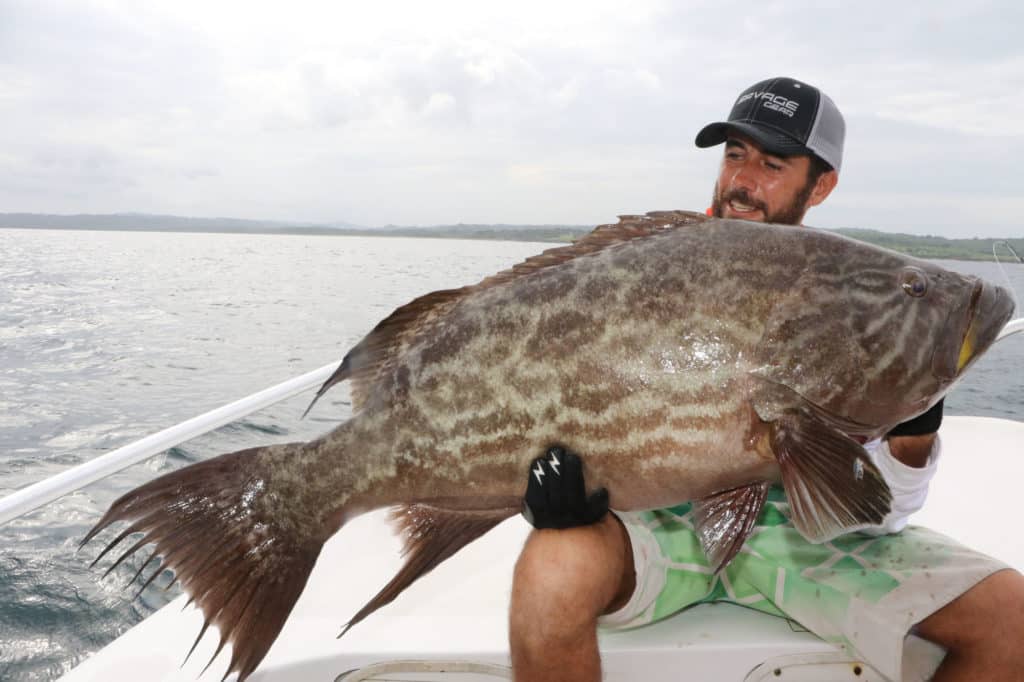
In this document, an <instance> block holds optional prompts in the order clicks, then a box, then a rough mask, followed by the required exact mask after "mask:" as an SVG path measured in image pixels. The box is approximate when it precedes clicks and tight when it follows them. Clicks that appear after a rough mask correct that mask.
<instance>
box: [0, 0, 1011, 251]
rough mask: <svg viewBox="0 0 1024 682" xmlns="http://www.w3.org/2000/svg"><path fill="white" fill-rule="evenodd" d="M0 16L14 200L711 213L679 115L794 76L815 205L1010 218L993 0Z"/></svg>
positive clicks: (319, 210)
mask: <svg viewBox="0 0 1024 682" xmlns="http://www.w3.org/2000/svg"><path fill="white" fill-rule="evenodd" d="M0 15H2V16H0V111H2V112H3V121H4V126H3V127H0V149H2V150H3V151H2V153H0V205H3V206H4V207H5V210H11V211H20V210H25V211H40V212H66V213H70V212H79V211H95V212H100V211H147V212H179V213H180V212H185V213H192V214H196V215H232V216H239V217H264V218H284V219H297V220H311V221H325V222H326V221H335V220H340V221H352V222H360V223H364V224H384V223H410V224H431V223H443V222H458V221H463V222H533V223H551V222H572V223H597V222H606V221H608V220H610V219H612V218H613V217H614V215H616V214H618V213H627V212H637V211H643V210H649V209H655V208H668V207H682V208H696V209H701V208H703V207H704V206H705V205H706V204H707V201H708V197H709V195H710V191H711V185H712V183H713V177H714V172H715V168H716V166H717V161H718V154H719V152H718V151H717V150H712V151H708V150H697V149H695V148H694V147H693V146H692V141H693V135H694V134H695V133H696V131H697V130H698V129H699V128H700V126H702V125H703V124H704V123H706V122H708V121H710V120H716V119H719V118H721V117H722V116H724V115H725V114H726V113H727V111H728V108H729V105H730V104H731V102H732V99H733V98H734V97H735V95H736V93H737V92H738V91H739V89H741V88H743V87H745V86H746V85H748V84H750V83H752V82H754V81H756V80H759V79H761V78H764V77H767V76H770V75H779V74H786V75H793V76H796V77H799V78H803V79H805V80H809V81H811V82H814V83H817V84H820V85H821V86H822V87H823V88H824V89H825V90H826V91H827V92H828V93H829V94H830V95H832V97H833V98H834V99H835V100H836V101H837V103H838V104H839V105H840V107H841V108H842V109H843V111H844V112H845V113H846V115H847V119H848V124H849V125H848V140H847V161H846V163H845V164H844V172H843V178H842V182H841V183H840V187H839V189H838V190H837V192H836V194H835V195H834V197H833V198H831V199H830V200H829V202H827V203H826V205H825V206H822V207H821V208H819V209H816V210H815V212H814V213H813V214H812V218H813V222H816V223H821V224H842V225H863V226H865V227H884V228H885V229H900V230H904V231H910V232H929V231H933V232H934V231H940V232H945V233H947V234H987V233H994V232H996V231H998V232H999V233H1001V234H1021V233H1024V228H1017V227H1016V226H1015V224H1014V223H1013V215H1015V214H1017V213H1019V211H1017V210H1016V209H1017V206H1018V204H1019V200H1018V199H1017V195H1018V192H1017V188H1016V187H1015V185H1016V173H1015V169H1014V161H1013V160H1014V159H1015V158H1016V156H1017V154H1018V153H1019V152H1020V151H1022V145H1024V87H1022V86H1024V49H1022V48H1021V47H1019V45H1018V41H1017V39H1016V37H1015V36H1014V35H1013V33H1012V29H1013V26H1014V25H1019V23H1020V21H1019V20H1020V19H1024V10H1021V9H1018V7H1017V5H1016V4H1013V3H1010V2H988V3H971V4H966V3H953V2H935V3H930V4H928V5H927V6H926V7H924V8H922V6H919V5H915V6H914V7H910V6H906V7H905V6H901V5H898V4H895V5H894V4H893V3H891V2H889V3H881V2H875V1H873V0H872V1H870V2H863V3H858V4H857V5H855V6H851V5H849V4H848V3H841V4H840V3H831V4H829V3H824V4H823V3H812V2H766V3H758V4H757V5H751V4H750V3H740V2H730V1H729V0H723V1H720V2H710V0H708V1H701V2H688V3H685V4H682V3H674V2H668V1H667V0H665V1H664V2H661V1H649V2H645V1H643V0H637V1H636V2H624V1H622V2H620V1H612V0H600V1H597V2H595V1H593V0H591V1H588V2H585V3H584V2H578V3H552V2H550V1H545V2H540V1H536V0H529V1H524V2H517V3H508V4H506V5H500V6H499V5H497V4H495V3H479V2H460V1H456V0H450V1H448V0H437V1H435V2H431V3H415V2H411V1H410V2H398V1H391V2H377V3H333V2H309V1H307V0H293V2H289V3H287V4H285V5H281V4H279V3H278V4H273V3H248V2H247V3H241V2H217V3H207V2H205V1H204V2H199V1H198V0H178V1H176V2H171V1H170V0H166V1H157V0H153V1H151V2H145V3H138V2H129V1H128V0H121V1H115V0H105V1H102V2H101V1H99V0H93V1H89V2H86V1H81V2H56V1H52V0H40V1H32V2H29V1H27V0H23V1H21V2H15V1H13V0H5V1H4V2H2V3H0ZM880 18H884V20H882V19H880ZM883 207H884V210H883Z"/></svg>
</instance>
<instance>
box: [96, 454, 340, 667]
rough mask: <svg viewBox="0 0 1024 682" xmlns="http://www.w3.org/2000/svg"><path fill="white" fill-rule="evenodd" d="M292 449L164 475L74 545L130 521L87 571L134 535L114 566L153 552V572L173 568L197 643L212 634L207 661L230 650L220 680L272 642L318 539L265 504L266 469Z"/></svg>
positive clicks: (269, 481) (269, 494) (270, 499)
mask: <svg viewBox="0 0 1024 682" xmlns="http://www.w3.org/2000/svg"><path fill="white" fill-rule="evenodd" d="M301 448H302V446H301V444H290V445H275V446H270V447H267V448H252V449H249V450H242V451H239V452H232V453H228V454H226V455H221V456H219V457H215V458H213V459H210V460H207V461H204V462H199V463H197V464H193V465H191V466H188V467H185V468H183V469H179V470H177V471H173V472H171V473H168V474H165V475H163V476H161V477H159V478H157V479H154V480H153V481H150V482H149V483H147V484H145V485H143V486H140V487H138V488H136V489H135V490H132V491H131V492H129V493H127V494H125V495H123V496H122V497H121V498H120V499H118V500H117V501H116V502H114V503H113V505H111V507H110V509H109V510H108V511H107V513H106V514H105V515H104V516H103V518H101V519H100V521H99V522H98V523H97V524H96V525H95V526H94V527H93V528H92V530H90V531H89V533H88V534H87V535H86V536H85V539H84V540H82V543H81V545H80V546H84V545H85V544H86V543H87V542H89V541H90V540H92V539H93V538H94V537H95V536H96V535H97V534H98V533H99V532H100V531H102V530H103V529H105V528H106V527H108V526H110V525H111V524H114V523H116V522H119V521H128V522H130V525H129V526H128V527H127V529H126V530H125V531H124V532H122V533H121V534H120V535H118V536H117V537H116V538H114V540H113V541H112V542H111V543H110V544H108V545H107V546H106V548H105V549H104V550H103V551H102V552H101V553H100V555H99V556H98V557H97V558H96V560H95V561H94V562H93V564H95V563H97V562H98V561H100V559H102V558H103V557H104V556H105V555H106V554H107V553H109V552H110V551H111V550H112V549H114V547H115V546H116V545H117V544H118V543H120V542H121V541H122V540H124V539H125V538H126V537H128V536H129V535H131V534H134V533H142V534H143V536H142V538H141V540H139V541H138V542H136V543H134V544H133V545H132V546H131V547H130V548H129V549H128V550H127V551H126V552H125V553H124V554H122V555H121V557H120V558H119V559H117V561H116V562H115V566H116V565H117V564H119V563H121V562H122V561H124V560H125V559H126V558H127V557H128V556H130V555H131V554H133V553H134V552H135V551H136V550H138V549H139V548H141V547H142V546H144V545H147V544H154V545H155V550H154V555H158V556H160V557H162V560H161V561H160V562H159V563H160V565H159V567H158V568H157V569H156V572H157V573H160V572H162V571H163V570H164V569H171V570H173V571H174V572H175V579H176V580H177V581H179V582H180V583H181V585H182V587H183V588H184V590H185V591H186V592H187V593H188V594H189V595H190V597H191V601H194V602H195V604H196V605H197V606H198V607H199V608H200V609H201V610H202V612H203V616H204V625H203V628H202V631H201V632H200V635H199V637H200V638H202V636H203V634H204V633H205V632H206V629H207V628H208V627H209V626H210V625H215V626H217V628H218V629H219V631H220V642H219V644H218V646H217V651H216V653H214V655H213V658H211V659H210V662H211V663H212V662H213V659H215V658H216V657H217V655H218V654H219V653H220V651H221V649H222V648H223V647H224V645H225V644H226V643H228V642H230V643H231V645H232V653H231V662H230V665H229V668H228V672H227V674H226V675H225V677H227V675H229V674H230V673H231V672H238V679H239V680H240V681H241V680H244V679H245V678H246V677H248V675H249V674H250V673H252V671H253V670H255V668H256V666H257V665H259V663H260V661H261V660H262V659H263V657H264V656H265V655H266V653H267V651H268V650H269V649H270V646H271V644H273V642H274V640H275V639H276V638H277V635H278V633H279V632H280V631H281V628H282V626H283V625H284V622H285V620H286V619H287V618H288V614H289V613H290V612H291V610H292V607H293V606H294V604H295V601H296V600H297V599H298V597H299V595H300V594H301V592H302V590H303V588H304V587H305V585H306V581H307V579H308V578H309V574H310V572H311V571H312V569H313V565H314V564H315V563H316V559H317V556H319V554H320V549H321V547H322V546H323V542H324V541H325V539H326V537H327V536H326V535H325V534H324V533H321V532H319V530H320V529H313V530H312V531H310V532H309V533H308V534H306V535H303V534H302V531H301V529H298V530H297V529H296V526H295V524H291V525H286V524H287V523H288V519H287V518H284V519H282V518H281V517H280V516H279V515H278V514H276V513H274V511H275V509H276V504H275V500H276V499H280V498H282V497H285V496H284V495H282V491H280V490H272V488H274V487H275V486H274V484H273V477H272V475H271V474H272V473H273V468H274V467H273V463H274V462H275V461H279V460H280V459H281V458H285V457H288V456H289V455H293V454H295V453H297V452H299V451H300V450H301ZM150 558H152V557H150ZM147 563H148V562H147ZM141 572H142V571H141V570H140V571H139V573H138V574H136V576H137V577H138V576H139V575H140V574H141ZM133 580H134V579H133ZM150 580H152V578H150ZM198 642H199V640H198V639H197V640H196V643H197V644H198ZM192 650H193V651H194V650H195V645H193V647H192ZM191 654H192V651H189V656H190V655H191ZM187 659H188V657H187V656H186V660H187ZM207 665H209V664H207Z"/></svg>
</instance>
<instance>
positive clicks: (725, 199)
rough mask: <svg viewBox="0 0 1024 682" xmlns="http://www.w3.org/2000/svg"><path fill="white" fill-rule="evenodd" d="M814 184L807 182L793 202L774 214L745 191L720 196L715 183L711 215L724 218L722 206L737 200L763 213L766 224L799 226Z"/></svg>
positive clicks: (736, 190)
mask: <svg viewBox="0 0 1024 682" xmlns="http://www.w3.org/2000/svg"><path fill="white" fill-rule="evenodd" d="M815 184H816V183H814V182H807V184H805V185H804V186H803V187H802V188H801V189H800V191H799V192H797V193H796V196H794V197H793V200H792V201H791V202H790V203H789V204H787V205H785V206H783V207H782V208H780V209H779V210H777V211H775V212H774V213H769V212H768V207H767V206H765V205H764V203H762V202H760V201H756V200H755V199H754V198H753V197H752V196H750V194H749V193H748V192H747V190H745V189H735V190H732V191H731V192H726V193H724V194H720V193H719V191H718V183H715V194H714V196H713V197H712V199H711V215H713V216H715V217H716V218H721V217H722V206H724V205H725V204H727V203H729V202H730V201H733V200H736V201H738V202H739V203H741V204H744V205H746V206H752V207H753V208H756V209H757V210H759V211H761V215H763V216H764V222H766V223H779V224H780V225H799V224H800V222H801V221H802V220H803V219H804V214H806V213H807V202H808V200H809V199H810V198H811V192H813V191H814V185H815Z"/></svg>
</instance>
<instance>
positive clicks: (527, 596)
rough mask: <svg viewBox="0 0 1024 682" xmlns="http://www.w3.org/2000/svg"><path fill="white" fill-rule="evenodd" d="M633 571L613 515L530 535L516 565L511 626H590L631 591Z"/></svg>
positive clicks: (625, 540) (622, 531)
mask: <svg viewBox="0 0 1024 682" xmlns="http://www.w3.org/2000/svg"><path fill="white" fill-rule="evenodd" d="M632 571H633V560H632V553H631V551H630V547H629V540H628V536H627V535H626V532H625V529H624V528H623V527H622V524H621V522H620V521H619V520H618V519H617V518H616V517H615V516H614V515H612V514H608V515H606V516H605V518H604V519H602V521H601V522H599V523H596V524H594V525H592V526H584V527H581V528H570V529H565V530H540V531H534V532H533V533H531V534H530V537H529V539H528V540H527V541H526V545H525V547H524V548H523V551H522V553H521V554H520V555H519V560H518V561H517V562H516V568H515V574H514V577H513V581H512V614H511V627H512V629H513V630H517V629H523V628H526V629H535V628H541V629H545V630H547V629H549V628H554V629H557V630H563V631H565V630H574V629H577V628H581V627H588V626H591V625H592V624H593V623H594V622H596V620H597V617H598V616H599V615H600V614H601V613H603V612H604V611H605V610H606V609H608V607H609V606H610V605H614V603H615V602H617V601H619V600H620V599H621V593H622V592H623V591H625V590H627V589H628V591H629V592H630V593H631V592H632V584H633V581H632ZM626 598H628V594H627V595H626Z"/></svg>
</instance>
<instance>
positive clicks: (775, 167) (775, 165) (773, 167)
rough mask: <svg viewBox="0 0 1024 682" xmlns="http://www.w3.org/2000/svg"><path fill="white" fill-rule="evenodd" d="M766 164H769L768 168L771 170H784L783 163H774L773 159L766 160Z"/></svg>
mask: <svg viewBox="0 0 1024 682" xmlns="http://www.w3.org/2000/svg"><path fill="white" fill-rule="evenodd" d="M764 165H766V166H768V168H769V169H770V170H773V171H780V170H782V165H781V164H778V163H772V162H771V161H765V162H764Z"/></svg>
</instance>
